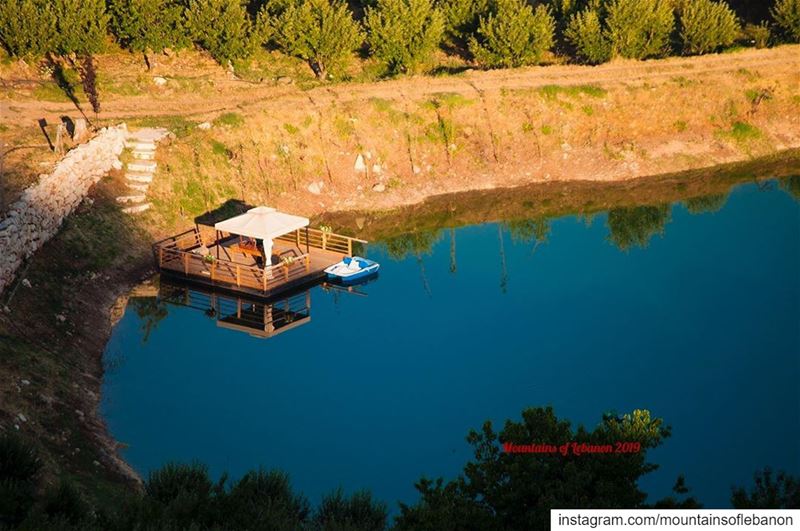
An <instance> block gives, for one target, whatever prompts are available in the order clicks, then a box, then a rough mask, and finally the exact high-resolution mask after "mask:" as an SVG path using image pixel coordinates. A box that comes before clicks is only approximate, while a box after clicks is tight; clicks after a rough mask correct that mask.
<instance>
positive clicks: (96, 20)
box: [52, 0, 109, 55]
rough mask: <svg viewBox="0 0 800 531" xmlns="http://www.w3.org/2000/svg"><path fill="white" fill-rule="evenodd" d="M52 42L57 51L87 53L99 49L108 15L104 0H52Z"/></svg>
mask: <svg viewBox="0 0 800 531" xmlns="http://www.w3.org/2000/svg"><path fill="white" fill-rule="evenodd" d="M52 4H53V11H54V13H55V19H56V42H55V46H54V51H56V52H58V53H59V54H61V55H70V54H78V55H91V54H94V53H97V52H100V51H102V50H103V48H104V46H105V39H106V30H107V27H108V21H109V16H108V13H106V2H105V0H54V1H53V2H52Z"/></svg>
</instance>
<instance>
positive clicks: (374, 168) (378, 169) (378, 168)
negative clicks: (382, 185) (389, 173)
mask: <svg viewBox="0 0 800 531" xmlns="http://www.w3.org/2000/svg"><path fill="white" fill-rule="evenodd" d="M372 172H373V173H382V172H383V168H382V167H381V165H380V164H377V163H376V164H373V165H372Z"/></svg>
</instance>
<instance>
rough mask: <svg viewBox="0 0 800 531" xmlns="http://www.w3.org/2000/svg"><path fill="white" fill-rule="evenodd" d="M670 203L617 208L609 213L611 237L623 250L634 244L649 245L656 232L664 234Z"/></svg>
mask: <svg viewBox="0 0 800 531" xmlns="http://www.w3.org/2000/svg"><path fill="white" fill-rule="evenodd" d="M667 221H669V205H659V206H641V207H625V208H615V209H613V210H611V211H610V212H609V213H608V229H609V232H610V234H609V239H610V240H611V242H612V243H614V245H616V246H617V247H619V248H620V249H621V250H623V251H627V250H628V249H630V248H631V247H633V246H634V245H637V246H639V247H647V242H648V241H650V238H652V237H653V235H655V234H663V233H664V227H665V226H666V224H667Z"/></svg>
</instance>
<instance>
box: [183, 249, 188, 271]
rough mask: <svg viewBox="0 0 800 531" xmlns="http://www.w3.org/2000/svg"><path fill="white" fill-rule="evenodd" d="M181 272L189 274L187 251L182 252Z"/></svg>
mask: <svg viewBox="0 0 800 531" xmlns="http://www.w3.org/2000/svg"><path fill="white" fill-rule="evenodd" d="M183 274H184V275H188V274H189V253H187V252H184V253H183Z"/></svg>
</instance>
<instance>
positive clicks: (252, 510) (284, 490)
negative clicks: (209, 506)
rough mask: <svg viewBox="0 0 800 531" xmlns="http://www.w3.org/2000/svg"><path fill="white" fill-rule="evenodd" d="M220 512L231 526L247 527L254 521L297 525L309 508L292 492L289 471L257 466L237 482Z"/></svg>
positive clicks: (282, 526) (278, 525) (281, 526)
mask: <svg viewBox="0 0 800 531" xmlns="http://www.w3.org/2000/svg"><path fill="white" fill-rule="evenodd" d="M223 512H224V513H225V514H227V515H228V518H229V522H228V524H229V525H230V526H231V527H232V528H234V529H246V528H249V527H251V526H253V524H254V523H255V522H258V524H259V528H261V529H299V528H300V527H301V524H302V523H304V522H306V521H307V520H308V517H309V515H310V512H311V509H310V507H309V504H308V500H306V499H305V498H304V497H303V496H302V495H297V494H295V493H294V492H292V488H291V485H290V484H289V476H288V475H286V474H285V473H283V472H278V471H274V470H273V471H269V472H265V471H263V470H258V471H255V472H248V473H247V474H245V475H244V476H242V478H241V479H240V480H239V481H238V482H236V484H235V485H234V486H233V488H232V489H231V490H230V493H229V494H228V496H227V500H226V502H225V511H223Z"/></svg>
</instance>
